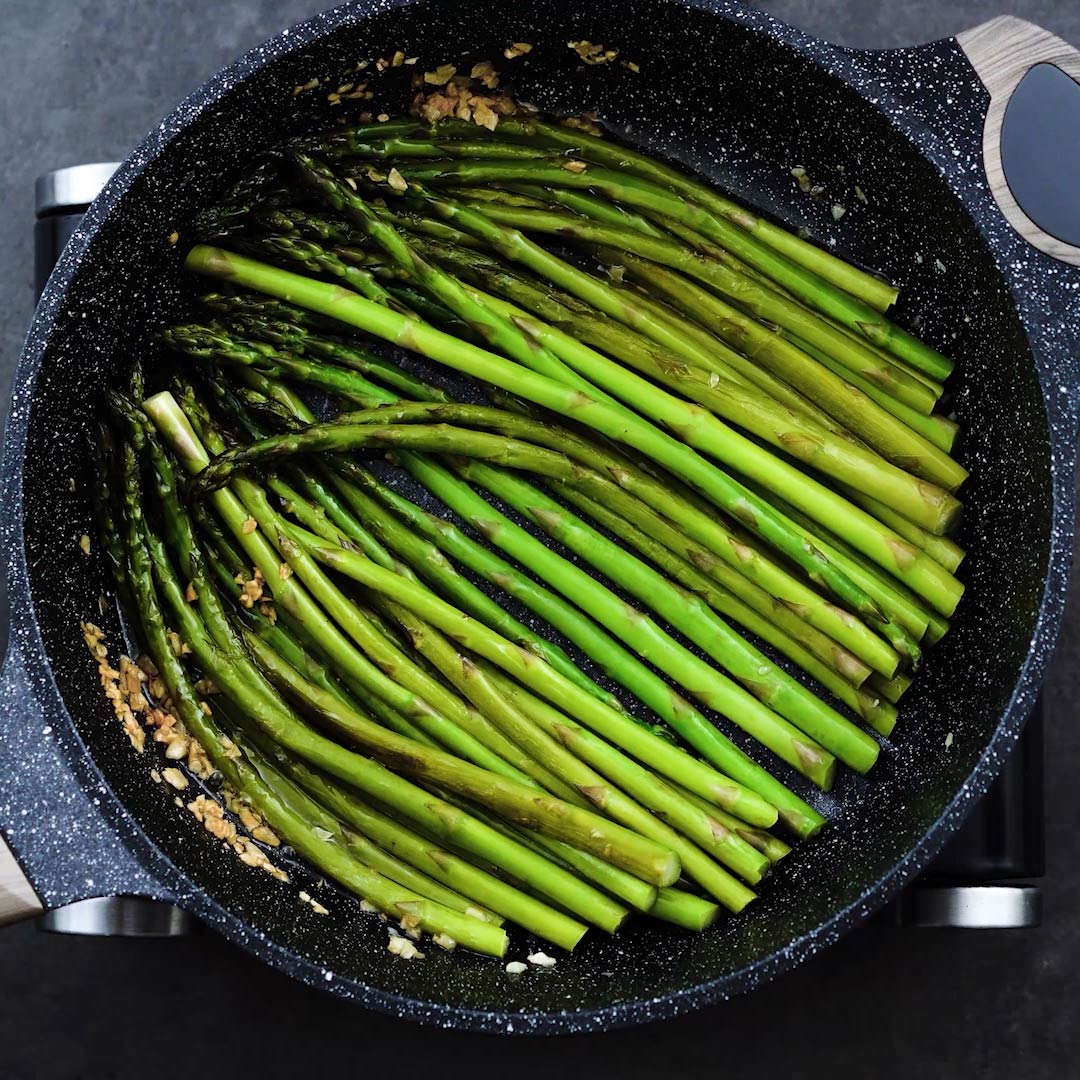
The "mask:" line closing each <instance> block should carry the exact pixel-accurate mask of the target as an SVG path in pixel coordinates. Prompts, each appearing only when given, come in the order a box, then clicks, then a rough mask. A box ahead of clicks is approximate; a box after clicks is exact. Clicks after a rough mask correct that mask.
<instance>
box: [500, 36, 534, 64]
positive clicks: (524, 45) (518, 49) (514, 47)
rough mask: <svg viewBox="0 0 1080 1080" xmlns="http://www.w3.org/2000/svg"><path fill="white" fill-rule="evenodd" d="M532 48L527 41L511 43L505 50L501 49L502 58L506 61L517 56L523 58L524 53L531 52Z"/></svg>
mask: <svg viewBox="0 0 1080 1080" xmlns="http://www.w3.org/2000/svg"><path fill="white" fill-rule="evenodd" d="M532 48H533V47H532V46H531V45H530V44H529V43H528V42H527V41H513V42H511V43H510V44H509V45H508V46H507V47H506V48H505V49H503V56H505V57H506V59H507V60H513V59H515V58H516V57H518V56H524V55H525V54H526V53H531V52H532Z"/></svg>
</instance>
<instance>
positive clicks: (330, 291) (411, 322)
mask: <svg viewBox="0 0 1080 1080" xmlns="http://www.w3.org/2000/svg"><path fill="white" fill-rule="evenodd" d="M538 250H542V249H538ZM544 255H545V258H546V257H547V255H546V253H544ZM187 265H188V268H189V269H191V270H193V271H195V272H197V273H205V274H211V275H213V276H218V277H220V276H224V277H227V278H230V279H231V280H233V281H235V282H237V283H238V284H244V285H248V286H251V287H254V288H257V289H259V290H260V291H264V292H269V293H271V294H272V295H273V294H283V298H286V299H291V300H293V301H296V302H302V303H303V304H304V305H305V306H308V307H311V308H313V309H315V310H319V311H321V312H322V313H323V314H333V315H335V316H337V317H339V318H341V319H342V320H343V321H346V322H349V323H351V324H353V325H357V326H360V327H361V328H364V329H367V330H368V331H369V332H372V333H374V334H376V336H381V337H384V338H387V339H388V340H391V341H396V342H398V343H402V344H406V343H407V344H408V345H409V347H411V348H413V349H415V350H416V351H420V352H423V353H424V354H425V355H428V356H430V357H431V358H432V359H435V360H438V361H439V362H441V363H446V364H448V365H449V366H451V367H455V368H457V369H458V370H463V371H466V372H469V373H472V374H477V375H480V376H481V377H486V378H487V379H489V381H493V382H495V383H496V384H498V385H500V386H501V387H502V388H503V389H506V390H509V391H510V392H511V393H518V394H520V395H521V396H523V397H526V398H528V399H529V400H532V401H535V402H536V403H537V404H540V405H543V406H545V407H548V408H552V409H553V410H554V411H557V412H561V413H564V414H566V415H569V416H572V417H573V418H574V419H577V420H580V421H582V422H584V423H586V424H588V425H589V426H591V427H594V428H596V429H598V430H600V431H602V432H603V433H604V434H607V435H609V436H612V437H614V438H616V439H618V440H619V441H623V442H632V443H634V444H635V445H636V447H637V448H638V449H640V450H641V451H643V452H645V453H647V454H648V455H649V456H650V457H652V458H653V459H654V460H656V461H657V462H659V463H660V464H663V465H667V466H669V467H671V468H672V469H673V470H674V471H675V472H676V473H677V474H681V475H682V476H683V477H684V479H686V480H688V481H689V482H691V483H693V484H695V485H696V486H698V487H699V488H700V489H701V490H702V491H703V492H705V494H706V495H708V496H709V498H711V499H712V500H713V501H715V502H716V503H717V505H720V506H722V507H724V508H727V509H730V511H731V512H732V513H734V514H735V515H736V516H738V517H739V518H740V520H742V521H744V522H745V523H747V524H748V525H749V526H750V527H751V528H753V529H754V530H755V531H756V532H758V533H759V535H761V536H763V537H764V538H765V539H766V540H767V542H769V543H770V544H773V545H774V546H776V547H777V548H778V549H779V550H781V551H783V552H784V553H785V554H787V555H789V557H791V558H792V559H793V560H794V561H795V562H796V563H797V564H798V565H801V566H803V567H804V568H805V569H806V570H807V572H809V573H810V574H812V575H814V576H815V578H821V579H823V580H825V581H827V582H828V584H829V586H830V588H834V589H835V590H836V591H837V594H838V595H839V596H841V598H842V599H845V600H846V602H849V603H850V604H851V605H852V606H853V608H854V610H856V611H857V612H859V614H861V615H864V616H866V617H868V618H871V619H873V620H875V621H877V622H880V623H881V625H882V626H883V629H885V630H888V629H889V623H888V621H887V620H883V617H882V615H881V612H880V611H879V610H878V609H877V607H876V606H875V605H874V604H873V602H872V601H871V600H870V599H869V597H867V596H865V594H864V593H862V591H861V590H859V589H858V588H857V587H855V586H854V585H853V583H852V582H850V580H849V579H847V578H846V577H845V576H844V575H843V574H841V573H838V572H836V570H835V568H834V567H832V566H831V564H829V562H828V560H827V559H825V558H824V557H822V556H821V555H820V553H819V552H817V551H814V550H809V551H808V550H807V548H806V545H805V544H804V543H802V542H801V541H799V539H798V537H797V536H796V535H795V534H794V532H793V531H792V530H791V529H790V527H789V526H788V525H787V523H786V522H785V521H784V519H783V518H782V517H781V516H779V515H777V514H776V513H775V512H774V511H773V510H772V509H771V507H769V505H768V504H767V503H764V502H763V501H762V500H760V499H757V498H755V497H753V496H752V495H750V494H749V493H748V492H747V491H746V489H745V488H744V487H742V486H741V485H738V484H737V483H735V482H734V481H732V479H731V478H730V477H728V476H727V475H726V474H724V473H723V472H721V471H720V470H719V469H717V468H716V467H715V466H713V465H712V464H711V463H709V462H707V461H706V460H705V459H704V458H701V457H700V456H698V455H697V454H696V453H694V451H693V450H691V449H690V448H689V447H687V446H685V445H684V444H683V443H680V442H678V441H677V440H675V439H673V438H671V437H670V436H668V435H665V434H664V433H662V432H661V431H659V430H658V429H657V428H656V427H654V426H653V425H651V424H649V423H648V422H647V421H643V420H641V419H640V418H638V417H636V416H634V415H633V414H630V413H628V412H627V411H625V410H621V409H615V408H612V407H610V406H608V405H607V404H606V403H605V402H603V401H597V400H596V399H595V398H592V397H590V396H589V395H588V394H584V393H583V392H582V391H580V390H574V389H572V388H570V387H566V386H562V385H559V384H557V383H555V382H553V381H552V380H550V379H547V378H545V377H544V376H541V375H537V374H535V373H533V372H531V371H528V370H527V369H524V368H522V367H521V366H520V365H516V364H514V363H513V362H511V361H507V360H504V359H503V358H501V357H499V356H496V355H495V354H494V353H489V352H487V351H486V350H483V349H478V348H476V347H475V346H472V345H470V344H469V343H467V342H464V341H461V340H459V339H457V338H453V337H450V336H449V335H446V334H443V333H442V332H441V331H438V330H436V329H435V328H434V327H431V326H429V325H427V324H425V323H423V322H421V321H420V320H418V319H415V318H413V317H409V316H406V315H402V314H401V313H399V312H394V311H391V310H389V309H388V308H385V307H383V306H381V305H379V304H375V303H371V302H369V301H366V300H365V299H364V298H362V297H360V296H358V295H346V294H343V290H341V289H340V288H337V287H335V286H332V285H328V284H326V283H324V282H317V281H313V280H311V279H309V278H303V277H300V276H298V275H295V274H292V273H290V272H288V271H285V270H279V269H276V268H274V267H269V266H265V265H263V264H260V263H258V262H255V261H254V260H250V259H248V258H246V257H245V256H242V255H236V254H232V253H230V252H225V251H222V250H221V249H215V248H209V247H207V246H206V245H198V246H196V247H195V248H193V249H192V251H191V252H190V253H189V255H188V258H187ZM814 494H815V495H816V494H817V492H816V491H815V493H814ZM825 501H826V503H828V504H830V505H833V503H832V500H829V499H828V498H826V500H825ZM814 509H816V510H817V511H818V512H819V513H822V514H824V513H825V511H824V510H823V508H822V506H821V505H819V504H817V503H816V502H815V503H814ZM851 511H852V512H851V513H849V514H847V515H846V516H847V517H848V518H853V520H854V521H855V522H856V523H858V524H860V526H861V529H860V532H861V535H860V536H859V540H860V541H861V542H862V543H863V544H864V545H865V546H866V547H867V548H871V549H872V550H873V557H875V558H876V559H880V560H881V562H882V564H883V565H885V566H886V568H887V569H888V570H889V571H890V572H891V573H895V574H896V575H897V576H899V577H900V578H901V579H902V580H905V581H906V582H907V583H908V584H910V585H911V586H912V588H915V589H916V590H918V591H920V593H922V594H925V595H926V598H927V599H928V600H930V601H931V603H933V604H934V605H935V606H936V607H938V609H939V610H940V611H941V612H942V613H943V614H945V615H949V614H951V613H952V611H953V610H954V609H955V607H956V604H957V603H958V602H959V599H960V596H961V595H962V593H963V587H962V586H961V584H960V583H959V582H958V581H956V579H955V578H952V577H951V576H950V575H948V574H946V573H945V572H944V571H943V570H942V568H941V567H940V566H939V565H938V564H937V563H934V561H933V560H932V559H929V558H927V557H926V556H924V555H923V554H922V552H920V551H919V549H918V548H915V547H914V546H913V545H910V544H908V543H907V542H906V541H904V540H902V539H901V538H900V537H898V536H897V535H896V534H895V533H892V532H891V530H887V529H884V528H883V527H879V526H878V524H877V523H876V522H874V520H873V519H872V518H870V517H869V515H865V514H864V513H863V512H862V511H858V510H856V509H855V508H851ZM826 516H827V515H826ZM867 533H870V534H872V535H866V534H867Z"/></svg>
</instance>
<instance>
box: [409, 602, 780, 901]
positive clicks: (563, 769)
mask: <svg viewBox="0 0 1080 1080" xmlns="http://www.w3.org/2000/svg"><path fill="white" fill-rule="evenodd" d="M406 625H407V626H409V625H411V626H412V627H413V633H415V636H414V638H413V640H414V642H415V643H416V645H417V648H418V649H420V650H421V651H423V652H424V653H425V655H427V656H428V657H429V658H431V659H432V660H433V661H434V662H435V663H436V665H437V666H438V667H439V669H440V670H441V671H443V672H444V674H445V675H446V676H447V677H449V678H452V680H453V682H454V684H455V685H456V686H457V687H458V689H459V690H461V692H462V693H465V694H467V695H469V696H470V697H471V698H472V700H473V701H474V703H475V704H476V705H477V707H478V708H482V709H484V711H485V712H487V714H488V715H489V716H491V717H492V718H493V719H496V718H497V721H498V722H499V723H500V724H501V725H502V726H503V728H504V730H505V731H506V733H507V734H508V735H511V736H512V737H513V738H515V739H516V740H517V741H518V742H519V743H520V744H521V745H522V746H524V747H526V748H527V749H528V750H529V752H530V753H532V754H534V755H535V756H536V757H537V759H538V760H540V761H542V762H544V763H545V764H546V765H547V766H548V767H549V768H550V769H551V770H553V771H556V772H558V773H559V774H560V775H563V776H567V777H568V778H570V779H571V780H572V782H573V783H574V785H575V786H576V787H577V788H578V789H579V790H580V791H582V792H583V793H584V794H585V795H586V796H587V797H588V798H589V800H590V801H592V802H594V803H595V804H596V805H597V806H599V807H600V808H601V809H603V810H604V812H605V813H606V814H608V816H610V817H611V818H612V819H614V820H616V821H620V822H622V823H623V824H625V825H626V826H627V827H629V828H633V829H634V830H635V831H637V832H639V833H641V834H642V835H643V836H649V837H652V838H653V839H655V840H656V841H657V842H658V843H662V844H664V845H665V846H666V847H669V848H670V849H671V850H672V851H674V852H675V853H676V854H677V855H678V856H679V859H680V862H681V863H682V865H683V868H684V870H685V871H686V872H687V873H688V874H690V875H691V876H692V877H697V875H696V873H695V870H698V871H700V872H701V878H700V879H698V880H699V884H701V885H702V886H703V887H704V888H706V889H708V890H709V891H710V893H711V894H712V895H713V896H714V897H715V898H716V899H718V900H720V901H721V903H724V904H725V905H726V906H728V907H729V908H730V909H731V910H733V911H739V910H742V908H743V907H745V905H746V904H747V903H749V902H750V900H751V899H753V894H752V893H750V891H749V890H748V889H745V888H744V887H742V886H740V885H739V884H738V883H737V882H735V881H734V880H733V879H732V878H731V877H730V875H728V874H726V873H724V872H721V871H719V869H718V868H715V867H712V868H709V869H705V870H702V867H703V862H702V860H699V859H696V858H695V854H694V853H693V852H691V846H692V845H690V844H688V843H686V841H684V840H682V839H681V838H680V837H679V835H678V833H676V832H675V831H674V829H678V830H679V832H681V833H682V834H683V836H685V837H686V838H687V839H689V840H693V841H694V842H696V843H697V844H698V845H700V847H701V848H704V850H705V851H708V852H710V853H711V854H712V855H713V857H714V858H716V859H718V860H719V861H720V862H722V863H724V865H726V866H729V867H730V868H731V869H732V870H734V871H735V872H736V873H738V874H739V876H740V877H742V878H743V880H745V881H747V882H749V883H750V884H756V883H757V882H759V881H760V880H761V878H762V875H763V874H764V873H765V872H766V871H767V870H768V866H769V862H768V859H767V858H763V857H762V856H761V854H760V852H758V851H756V850H755V849H754V848H752V847H751V846H750V845H749V844H747V843H746V841H745V840H743V839H742V838H741V837H739V836H738V835H737V834H735V833H734V832H731V831H730V830H727V829H726V828H724V827H722V826H720V823H719V821H718V820H717V819H716V818H715V817H714V816H712V815H711V814H709V813H708V812H706V811H705V810H704V809H703V808H702V807H700V806H696V805H692V804H691V803H690V802H689V801H688V800H686V799H685V798H683V797H682V796H679V795H677V794H676V793H675V792H674V791H673V789H671V788H670V787H668V786H667V785H666V784H664V783H663V782H662V781H660V780H658V779H657V778H656V777H655V776H654V775H653V774H652V773H650V772H649V771H648V770H647V769H645V768H643V767H641V766H639V765H636V764H635V763H634V762H632V761H631V760H630V759H629V758H627V757H624V756H623V755H622V754H620V753H619V752H618V751H616V750H614V749H613V748H611V747H610V746H608V745H607V744H606V743H604V742H603V741H602V740H600V739H597V738H596V737H595V736H593V735H591V733H588V732H585V731H584V729H579V728H577V726H576V725H573V724H572V723H571V721H569V720H568V719H567V718H565V717H563V723H562V724H561V726H560V727H559V728H557V729H556V730H555V731H554V732H552V733H546V732H544V731H541V730H539V729H537V728H534V727H533V725H532V724H531V723H530V721H529V720H528V718H527V717H526V716H525V715H524V714H523V713H521V712H520V711H519V710H518V708H517V707H516V706H515V705H514V704H513V702H512V701H511V700H510V699H509V698H507V697H506V696H505V695H504V694H503V693H502V691H501V690H500V689H499V687H498V686H497V685H496V684H495V682H494V680H493V679H492V678H491V677H490V675H489V674H488V672H487V671H485V669H484V668H482V667H480V666H479V665H478V664H476V663H475V662H474V661H473V660H472V658H470V657H468V656H466V655H463V654H462V653H460V652H458V651H457V650H456V649H455V648H454V647H453V646H452V645H450V644H449V642H448V641H447V640H446V639H445V638H442V639H441V640H440V639H439V638H427V639H425V636H424V630H423V628H422V627H417V626H416V623H409V622H408V621H406ZM583 743H584V744H585V745H582V744H583ZM567 747H569V749H568V748H567ZM600 761H603V765H602V766H601V765H600ZM587 763H588V764H587ZM590 765H592V766H595V768H594V767H590ZM596 770H599V771H596ZM613 784H618V785H620V787H621V788H622V789H624V790H625V791H626V792H627V794H623V791H622V790H620V787H615V786H613ZM628 795H629V797H628ZM643 807H645V808H651V809H652V810H653V812H654V813H648V812H647V809H643ZM654 815H656V816H654ZM664 821H667V822H669V825H665V824H663V822H664ZM671 826H674V829H673V828H672V827H671ZM688 853H690V861H691V864H692V865H687V861H686V857H687V854H688Z"/></svg>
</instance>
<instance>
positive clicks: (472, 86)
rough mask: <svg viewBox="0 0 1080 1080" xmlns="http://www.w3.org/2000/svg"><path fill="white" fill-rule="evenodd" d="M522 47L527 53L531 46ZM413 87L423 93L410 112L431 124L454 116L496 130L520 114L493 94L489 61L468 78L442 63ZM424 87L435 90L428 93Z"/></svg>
mask: <svg viewBox="0 0 1080 1080" xmlns="http://www.w3.org/2000/svg"><path fill="white" fill-rule="evenodd" d="M518 44H519V45H521V43H518ZM522 48H523V51H526V52H527V51H528V49H529V48H531V46H522ZM514 55H520V53H515V54H514ZM413 85H414V87H417V86H418V87H421V90H420V92H419V93H418V94H417V95H416V97H415V98H414V99H413V103H412V110H411V111H412V113H413V115H415V116H419V117H420V118H421V119H422V120H424V121H425V122H426V123H429V124H434V123H437V122H438V121H439V120H442V119H444V118H445V117H450V116H453V117H455V118H457V119H458V120H464V121H465V122H469V121H472V122H473V123H474V124H477V125H478V126H479V127H484V128H487V129H488V130H489V131H494V130H495V128H496V127H497V125H498V123H499V117H500V116H511V115H513V114H514V113H515V112H517V111H518V106H517V105H516V104H515V103H514V101H513V100H512V99H511V98H510V97H509V96H507V95H506V94H505V93H502V92H501V91H496V92H494V93H492V92H490V91H492V90H494V89H495V87H497V86H498V85H499V76H498V72H496V71H495V68H494V66H493V65H492V63H491V61H490V60H481V61H479V62H478V63H476V64H473V66H472V67H471V69H470V71H469V74H468V75H466V74H464V73H459V72H458V69H457V67H456V65H454V64H441V65H440V66H439V67H437V68H435V69H434V70H433V71H425V72H424V73H423V75H422V76H421V75H419V74H418V75H415V76H414V77H413ZM424 86H429V87H433V89H432V90H430V91H428V92H426V93H425V92H424V90H423V89H422V87H424ZM391 186H393V185H391ZM402 190H403V189H402Z"/></svg>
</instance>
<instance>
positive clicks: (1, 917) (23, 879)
mask: <svg viewBox="0 0 1080 1080" xmlns="http://www.w3.org/2000/svg"><path fill="white" fill-rule="evenodd" d="M44 910H45V905H44V904H42V902H41V901H40V900H39V899H38V895H37V893H36V892H34V887H33V885H31V884H30V879H29V878H28V877H27V876H26V875H25V874H24V873H23V869H22V867H21V866H20V865H19V860H18V859H16V858H15V855H14V853H13V852H12V850H11V848H9V847H8V846H7V842H6V841H5V840H4V838H3V836H2V835H0V926H4V925H6V924H7V923H12V922H18V921H19V920H20V919H28V918H30V917H31V916H32V915H40V914H41V913H42V912H43V911H44Z"/></svg>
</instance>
